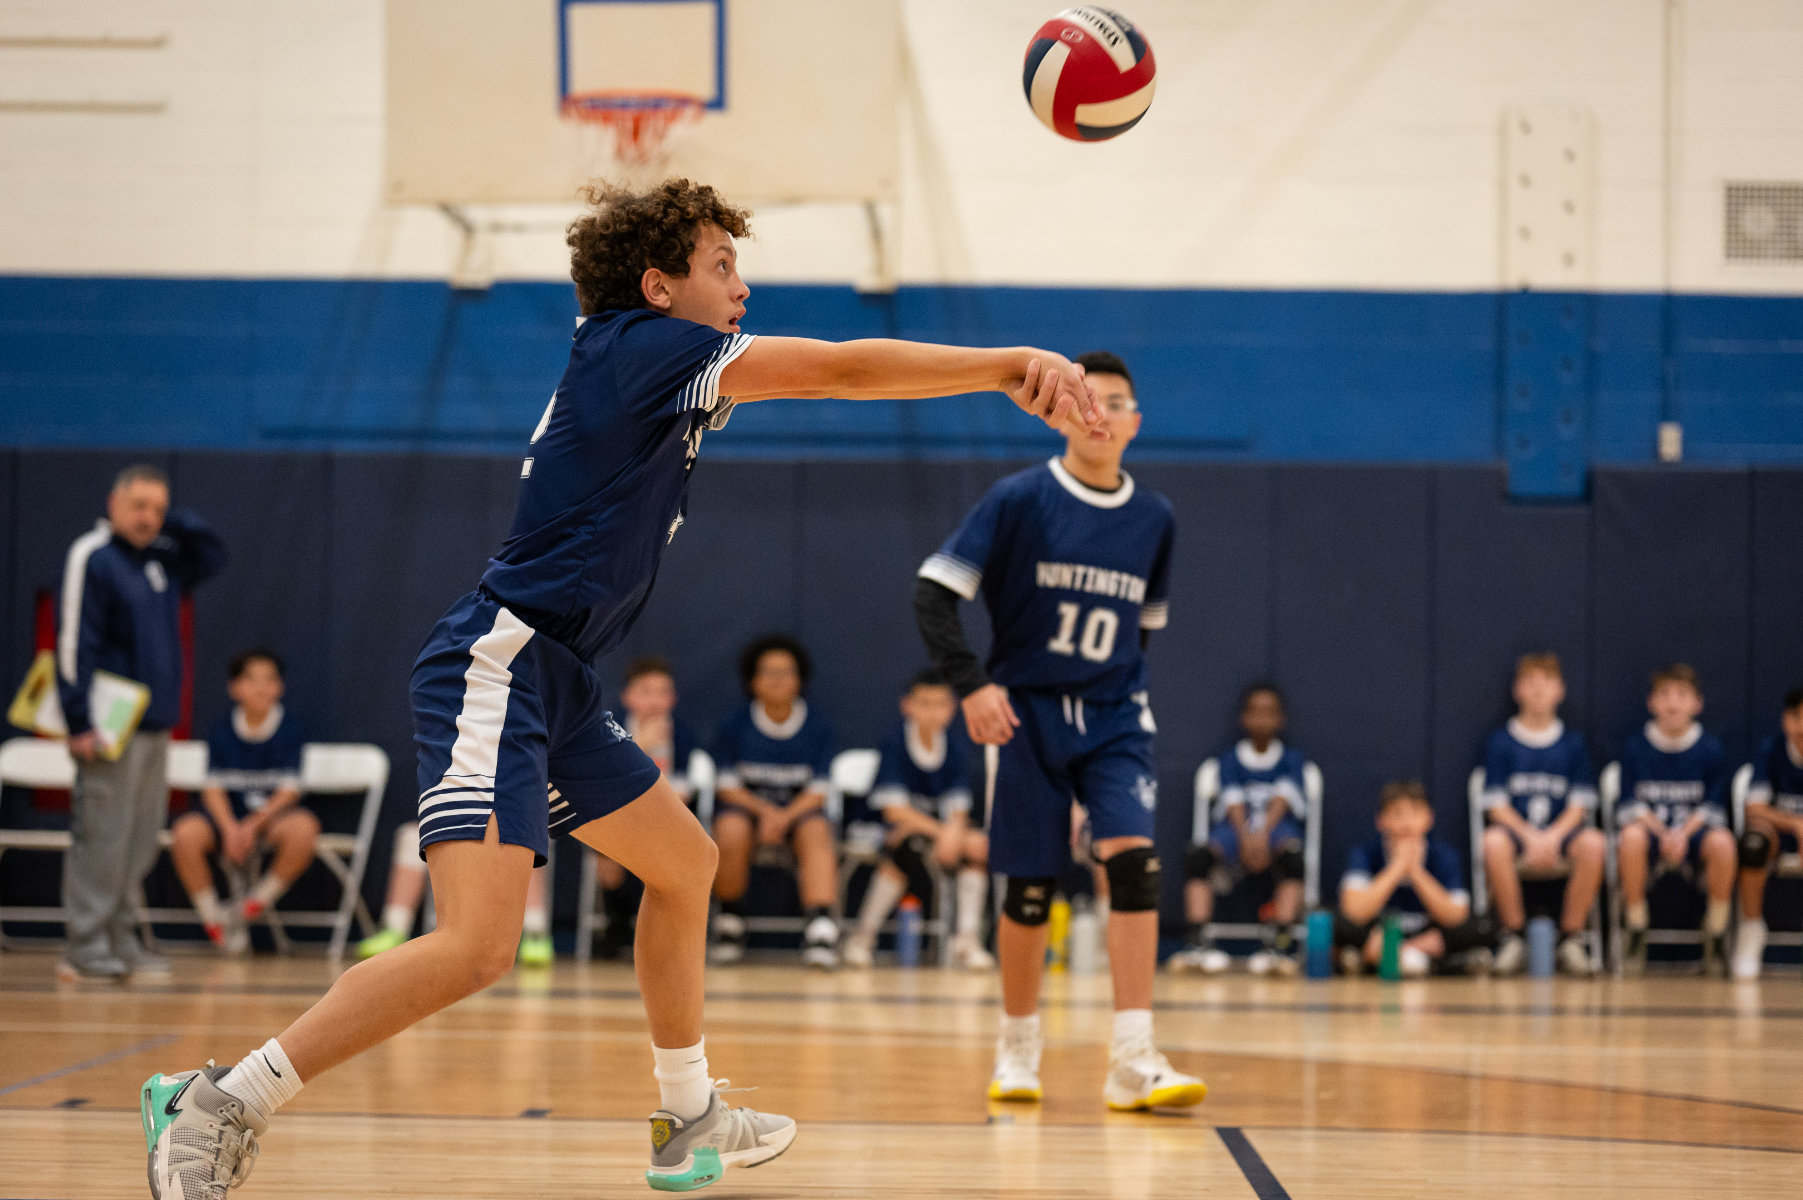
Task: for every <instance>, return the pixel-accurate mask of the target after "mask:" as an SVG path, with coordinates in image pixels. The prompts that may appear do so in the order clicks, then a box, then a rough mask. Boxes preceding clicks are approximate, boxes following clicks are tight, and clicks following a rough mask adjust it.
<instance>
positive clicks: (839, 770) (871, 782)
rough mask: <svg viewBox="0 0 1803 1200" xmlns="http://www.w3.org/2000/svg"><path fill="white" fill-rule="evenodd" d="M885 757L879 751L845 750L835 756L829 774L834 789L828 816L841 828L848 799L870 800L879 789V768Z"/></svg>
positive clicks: (829, 796) (829, 792)
mask: <svg viewBox="0 0 1803 1200" xmlns="http://www.w3.org/2000/svg"><path fill="white" fill-rule="evenodd" d="M882 764H883V756H882V755H881V754H880V753H879V752H877V751H875V750H841V751H839V753H837V754H835V755H833V765H832V769H831V771H829V772H828V778H829V781H830V782H831V784H832V786H831V787H830V788H829V789H828V790H827V794H826V815H827V816H828V817H829V818H831V820H832V822H833V824H834V825H837V824H838V823H839V822H840V821H841V820H843V819H844V816H845V798H846V797H847V796H868V795H869V794H870V789H871V788H874V787H875V786H876V773H877V768H879V767H881V766H882Z"/></svg>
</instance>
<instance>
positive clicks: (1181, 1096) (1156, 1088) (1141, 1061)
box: [1102, 1041, 1208, 1112]
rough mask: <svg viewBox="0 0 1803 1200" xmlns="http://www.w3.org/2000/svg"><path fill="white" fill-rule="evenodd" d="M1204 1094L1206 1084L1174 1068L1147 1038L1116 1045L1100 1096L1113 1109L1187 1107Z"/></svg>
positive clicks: (1134, 1109)
mask: <svg viewBox="0 0 1803 1200" xmlns="http://www.w3.org/2000/svg"><path fill="white" fill-rule="evenodd" d="M1207 1095H1208V1085H1207V1084H1206V1083H1203V1082H1202V1081H1201V1080H1200V1079H1197V1078H1196V1077H1195V1076H1194V1075H1185V1074H1184V1073H1183V1072H1181V1071H1179V1070H1178V1069H1177V1068H1175V1067H1173V1066H1172V1065H1171V1064H1170V1061H1169V1060H1168V1059H1166V1058H1165V1056H1164V1055H1162V1054H1160V1053H1159V1052H1158V1050H1157V1048H1156V1047H1154V1046H1153V1045H1152V1043H1151V1042H1149V1041H1143V1042H1133V1043H1130V1044H1128V1045H1127V1046H1123V1047H1118V1048H1117V1049H1116V1050H1115V1051H1114V1053H1112V1054H1111V1055H1110V1056H1109V1059H1108V1082H1107V1083H1106V1084H1104V1085H1103V1086H1102V1099H1103V1100H1105V1101H1107V1102H1108V1107H1109V1108H1112V1109H1114V1110H1115V1111H1116V1112H1133V1111H1136V1110H1138V1109H1146V1108H1188V1107H1190V1106H1191V1105H1194V1104H1200V1103H1202V1099H1203V1097H1205V1096H1207Z"/></svg>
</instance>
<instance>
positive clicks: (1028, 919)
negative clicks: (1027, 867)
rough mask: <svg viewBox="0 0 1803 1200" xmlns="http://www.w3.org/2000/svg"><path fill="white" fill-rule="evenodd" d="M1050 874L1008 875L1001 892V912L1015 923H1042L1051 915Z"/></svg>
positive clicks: (1051, 879)
mask: <svg viewBox="0 0 1803 1200" xmlns="http://www.w3.org/2000/svg"><path fill="white" fill-rule="evenodd" d="M1054 882H1055V880H1053V878H1052V877H1051V876H1050V875H1044V876H1041V875H1029V876H1024V877H1023V876H1018V875H1010V876H1008V887H1007V889H1006V890H1005V891H1004V892H1003V893H1002V912H1003V913H1004V914H1005V915H1006V916H1007V917H1008V919H1009V920H1011V921H1013V922H1014V923H1015V924H1016V925H1044V924H1045V923H1046V921H1047V920H1048V919H1049V918H1050V917H1051V915H1052V885H1053V883H1054Z"/></svg>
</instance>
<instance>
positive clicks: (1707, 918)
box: [1703, 900, 1731, 937]
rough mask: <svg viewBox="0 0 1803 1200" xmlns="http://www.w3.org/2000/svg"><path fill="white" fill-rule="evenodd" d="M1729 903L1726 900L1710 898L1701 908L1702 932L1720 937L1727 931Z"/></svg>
mask: <svg viewBox="0 0 1803 1200" xmlns="http://www.w3.org/2000/svg"><path fill="white" fill-rule="evenodd" d="M1730 911H1731V910H1730V907H1729V904H1728V902H1727V901H1726V900H1711V901H1710V902H1709V905H1708V907H1707V908H1705V909H1704V910H1703V932H1704V933H1707V934H1708V935H1710V936H1711V937H1720V936H1721V935H1722V934H1724V933H1727V932H1728V913H1729V912H1730Z"/></svg>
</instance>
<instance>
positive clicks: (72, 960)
mask: <svg viewBox="0 0 1803 1200" xmlns="http://www.w3.org/2000/svg"><path fill="white" fill-rule="evenodd" d="M130 974H131V967H130V966H128V965H127V964H126V962H125V960H124V959H122V958H120V957H119V956H118V955H116V954H114V953H113V952H112V950H111V949H109V948H108V947H107V944H106V943H105V942H104V941H96V942H95V943H93V944H92V945H90V946H84V947H81V948H79V949H77V948H75V947H71V948H69V949H68V950H65V951H64V952H63V957H62V960H61V961H60V962H58V963H57V964H56V978H57V982H59V983H120V982H123V981H124V979H125V977H126V976H127V975H130Z"/></svg>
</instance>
